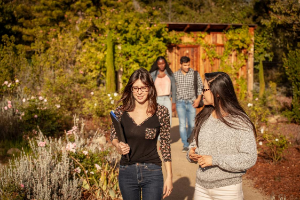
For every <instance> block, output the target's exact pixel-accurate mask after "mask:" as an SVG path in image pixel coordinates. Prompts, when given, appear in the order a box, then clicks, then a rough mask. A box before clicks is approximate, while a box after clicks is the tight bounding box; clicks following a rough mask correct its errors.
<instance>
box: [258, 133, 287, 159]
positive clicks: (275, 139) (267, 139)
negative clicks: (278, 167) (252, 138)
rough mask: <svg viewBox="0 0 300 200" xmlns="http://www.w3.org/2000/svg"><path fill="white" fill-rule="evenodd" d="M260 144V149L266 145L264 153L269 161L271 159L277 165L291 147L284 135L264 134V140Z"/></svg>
mask: <svg viewBox="0 0 300 200" xmlns="http://www.w3.org/2000/svg"><path fill="white" fill-rule="evenodd" d="M258 144H259V147H260V146H262V145H263V144H265V145H266V147H265V148H263V153H264V154H265V156H266V157H267V159H271V160H272V161H273V162H274V163H277V162H278V161H280V160H281V159H282V158H283V156H284V152H285V151H286V150H287V149H288V147H289V142H288V140H287V138H286V137H285V136H284V135H281V134H270V133H267V132H265V133H263V135H262V139H261V140H260V141H259V143H258Z"/></svg>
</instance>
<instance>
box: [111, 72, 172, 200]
mask: <svg viewBox="0 0 300 200" xmlns="http://www.w3.org/2000/svg"><path fill="white" fill-rule="evenodd" d="M156 96H157V94H156V89H155V85H154V83H153V81H152V78H151V76H150V74H149V72H148V71H147V70H145V69H143V68H140V69H138V70H136V71H135V72H134V73H133V74H132V75H131V77H130V78H129V81H128V83H127V85H126V86H125V89H124V92H123V94H122V97H121V100H120V101H121V102H122V103H123V104H122V105H121V106H118V107H117V108H116V109H115V111H114V113H115V115H116V118H117V119H118V121H120V123H121V125H122V128H123V132H124V135H125V140H126V143H124V142H120V141H119V138H118V136H117V133H116V130H115V127H114V125H113V124H112V128H111V135H110V139H111V141H112V143H113V145H114V146H115V147H116V148H117V149H118V151H119V152H121V153H122V158H121V160H120V170H119V186H120V190H121V194H122V197H123V199H124V200H135V199H136V200H139V199H143V200H150V199H151V200H160V199H161V198H162V197H163V198H165V197H167V196H169V195H170V194H171V192H172V189H173V183H172V166H171V148H170V115H169V112H168V109H167V108H166V107H165V106H161V105H158V104H157V102H156ZM158 136H160V148H161V153H162V158H163V161H164V163H165V167H166V173H167V174H166V179H165V182H164V180H163V174H162V168H161V166H162V161H161V159H160V157H159V155H158V152H157V138H158ZM127 154H128V156H129V159H127V158H126V156H125V155H127ZM141 191H143V192H142V193H141Z"/></svg>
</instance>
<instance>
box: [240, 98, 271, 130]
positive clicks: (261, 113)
mask: <svg viewBox="0 0 300 200" xmlns="http://www.w3.org/2000/svg"><path fill="white" fill-rule="evenodd" d="M241 103H242V105H243V107H244V108H245V111H246V113H247V114H248V116H249V118H250V120H251V121H252V122H253V124H254V126H255V127H256V128H257V127H258V126H259V124H260V123H261V122H267V118H268V116H269V115H270V111H269V109H266V107H265V106H264V105H263V104H262V101H261V100H260V99H258V98H256V100H254V101H250V102H249V101H248V102H246V101H242V102H241Z"/></svg>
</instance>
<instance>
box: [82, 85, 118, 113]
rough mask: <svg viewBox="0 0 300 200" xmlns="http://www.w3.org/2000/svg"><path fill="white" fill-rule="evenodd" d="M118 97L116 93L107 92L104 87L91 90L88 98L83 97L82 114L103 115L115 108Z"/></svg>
mask: <svg viewBox="0 0 300 200" xmlns="http://www.w3.org/2000/svg"><path fill="white" fill-rule="evenodd" d="M119 99H120V95H119V94H118V93H116V92H115V93H107V92H106V90H105V89H104V88H100V89H99V90H96V91H95V92H92V94H91V97H90V98H84V99H83V109H82V111H83V114H84V115H86V116H93V117H95V118H97V117H104V116H108V114H109V112H110V111H111V110H113V109H115V108H116V104H117V102H118V101H119Z"/></svg>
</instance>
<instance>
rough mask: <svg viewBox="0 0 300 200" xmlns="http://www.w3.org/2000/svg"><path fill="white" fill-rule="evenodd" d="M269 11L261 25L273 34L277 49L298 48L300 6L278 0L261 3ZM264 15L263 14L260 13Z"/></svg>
mask: <svg viewBox="0 0 300 200" xmlns="http://www.w3.org/2000/svg"><path fill="white" fill-rule="evenodd" d="M259 3H260V4H262V6H263V7H264V10H267V11H268V13H267V16H266V17H263V18H262V19H261V23H262V24H263V25H265V26H266V27H267V29H270V30H271V31H272V32H273V36H274V37H275V39H274V40H273V42H274V43H273V45H275V46H276V47H277V48H278V47H280V48H284V49H287V48H288V47H289V46H294V47H296V46H297V42H296V41H297V37H298V33H297V32H298V31H299V30H300V25H299V23H298V22H299V20H300V16H299V12H300V4H299V3H298V2H295V1H294V0H277V1H262V2H259ZM260 15H262V13H260Z"/></svg>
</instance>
